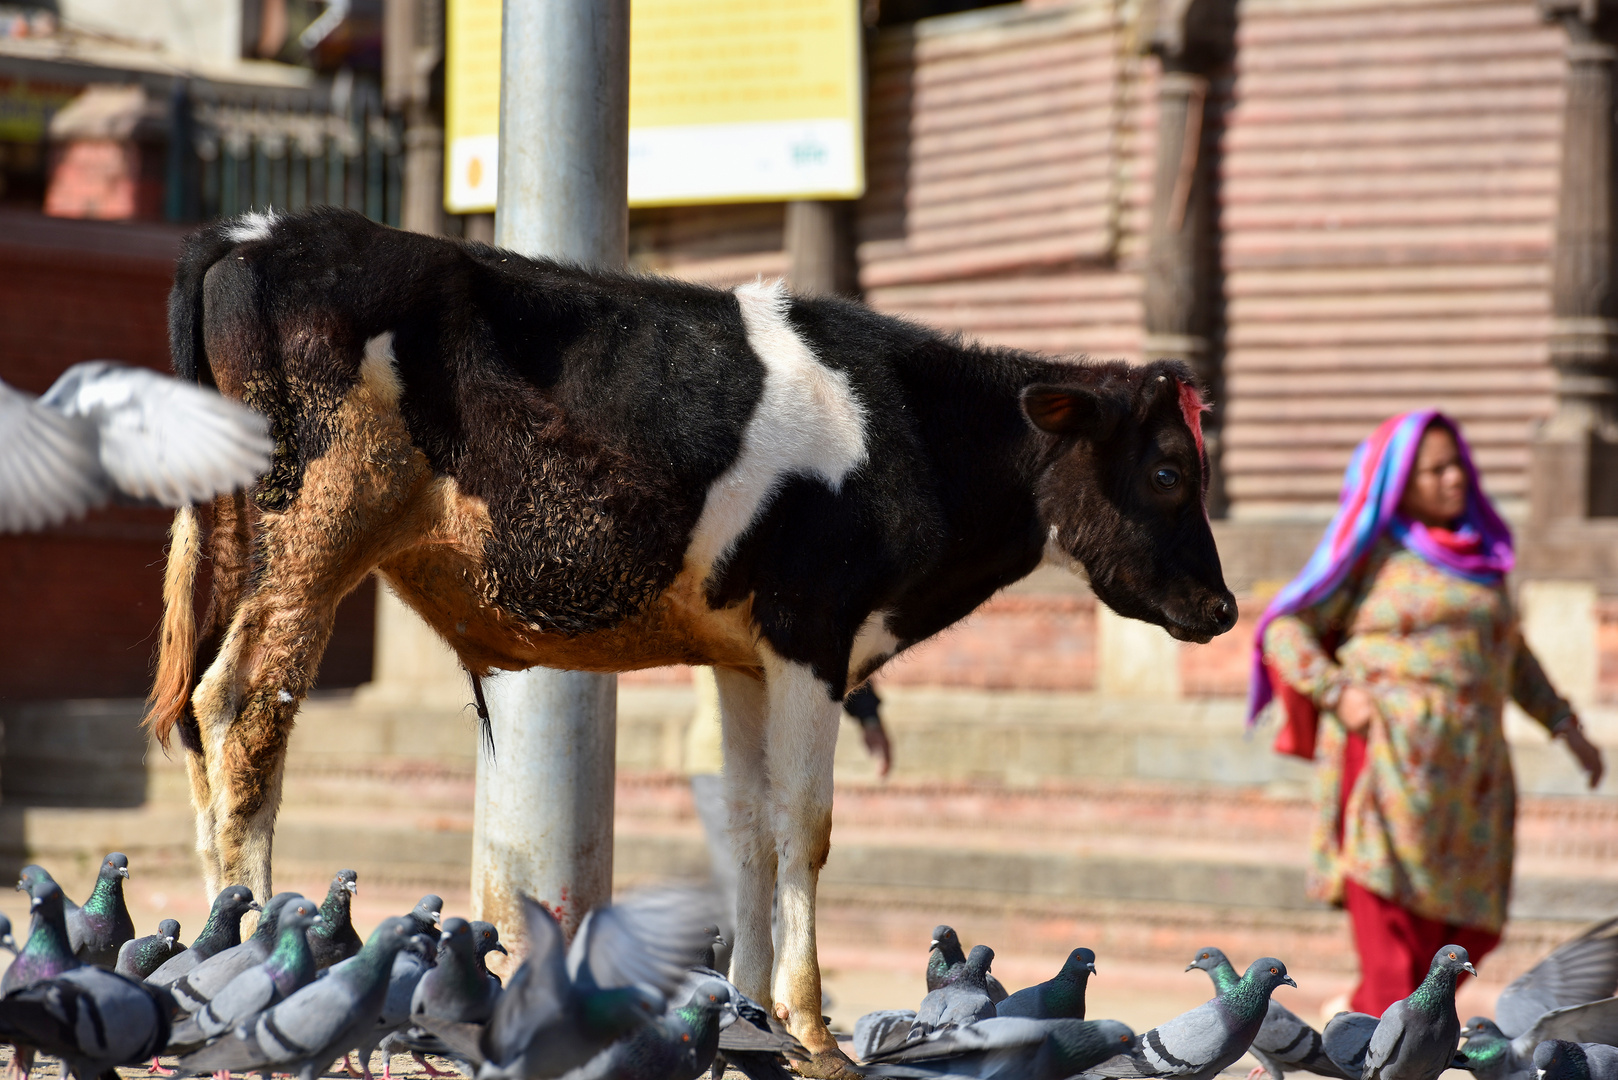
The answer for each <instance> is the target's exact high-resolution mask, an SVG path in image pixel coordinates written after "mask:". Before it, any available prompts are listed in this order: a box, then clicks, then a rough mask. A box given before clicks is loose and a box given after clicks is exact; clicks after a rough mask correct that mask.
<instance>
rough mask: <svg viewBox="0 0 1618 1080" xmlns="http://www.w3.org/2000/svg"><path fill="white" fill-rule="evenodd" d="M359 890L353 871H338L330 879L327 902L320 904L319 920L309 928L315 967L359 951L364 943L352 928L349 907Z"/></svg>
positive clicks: (319, 967) (337, 960)
mask: <svg viewBox="0 0 1618 1080" xmlns="http://www.w3.org/2000/svg"><path fill="white" fill-rule="evenodd" d="M358 891H359V875H358V874H356V873H354V871H352V870H339V871H337V876H336V877H334V878H332V879H331V888H330V889H328V890H327V891H326V902H325V903H323V904H321V905H320V921H319V922H317V923H315V924H314V925H313V926H311V927H310V928H309V947H310V948H311V949H313V950H314V954H315V968H316V970H319V971H325V970H326V969H327V968H329V967H331V966H332V965H333V964H336V963H339V962H341V961H343V960H347V959H348V958H349V957H350V956H353V955H354V954H355V953H357V952H359V951H360V945H361V944H363V942H361V941H360V935H359V932H358V931H356V930H355V929H354V918H353V915H352V913H351V912H350V910H349V908H350V905H351V904H352V903H353V900H354V894H355V893H356V892H358Z"/></svg>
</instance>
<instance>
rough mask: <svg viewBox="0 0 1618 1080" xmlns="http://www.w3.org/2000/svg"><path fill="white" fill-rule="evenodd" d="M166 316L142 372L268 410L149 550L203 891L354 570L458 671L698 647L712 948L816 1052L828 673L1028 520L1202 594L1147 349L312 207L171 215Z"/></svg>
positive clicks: (1107, 561)
mask: <svg viewBox="0 0 1618 1080" xmlns="http://www.w3.org/2000/svg"><path fill="white" fill-rule="evenodd" d="M170 329H171V337H172V347H173V352H174V365H175V370H176V372H177V373H178V374H179V375H180V376H182V377H184V378H188V379H196V380H198V381H199V382H202V383H204V384H212V385H215V386H217V387H218V388H219V389H220V390H221V391H223V392H224V393H225V394H226V395H227V396H229V397H232V398H236V399H238V400H241V401H243V402H245V403H246V404H248V405H249V406H251V407H253V408H254V409H257V410H259V411H260V412H262V413H264V414H265V415H267V416H268V417H269V418H270V420H271V425H272V434H273V436H274V438H275V441H276V453H275V460H274V464H273V466H272V467H271V470H270V472H269V473H268V474H267V475H266V476H265V477H264V478H263V479H262V480H261V481H260V482H259V484H258V485H257V487H256V488H255V489H254V490H253V491H252V492H251V493H250V494H249V495H237V496H234V497H227V498H222V499H219V500H217V501H216V502H215V503H214V504H213V506H212V508H211V514H210V515H209V516H210V517H211V521H209V522H208V525H209V527H208V529H207V530H206V531H205V530H204V528H203V515H202V514H201V513H199V512H197V511H191V510H186V511H182V512H181V513H180V515H179V517H178V518H177V520H176V523H175V530H174V545H173V548H172V552H171V555H170V564H169V572H168V581H167V587H166V613H165V623H164V635H163V643H162V656H161V660H160V664H159V671H158V676H157V683H156V686H155V688H154V691H153V708H152V712H151V716H150V720H151V723H152V726H153V728H154V729H155V731H156V733H157V734H158V736H159V737H160V738H164V739H167V737H168V736H169V734H170V731H171V730H172V729H173V728H175V727H178V728H179V730H180V736H181V740H182V742H183V743H184V745H185V746H186V748H187V749H188V750H189V751H190V753H189V754H188V755H187V761H188V765H189V770H190V775H191V782H192V792H193V801H194V803H195V806H196V809H197V815H198V839H199V847H200V848H201V850H202V853H203V859H204V865H205V867H206V869H207V878H208V888H209V889H210V890H217V889H219V888H221V887H222V885H223V884H224V883H226V882H239V883H242V884H245V885H247V886H249V887H250V888H252V889H253V890H254V891H255V892H256V893H258V894H260V895H264V896H268V895H270V894H271V892H272V890H271V887H270V838H271V833H272V830H273V827H274V819H275V810H276V806H277V803H278V802H279V796H280V784H281V771H282V760H283V757H284V754H285V748H286V740H287V735H288V732H289V730H290V728H291V725H292V719H293V714H294V713H295V711H296V710H297V708H298V704H299V702H300V701H301V700H302V699H303V697H304V695H305V693H306V692H307V691H308V689H309V686H310V682H311V680H312V679H313V677H314V673H315V669H316V666H317V664H318V662H319V660H320V657H321V652H322V650H323V649H324V648H325V645H326V641H327V638H328V636H329V634H330V631H331V625H332V615H333V611H334V609H335V607H336V605H337V602H338V600H339V599H340V598H341V597H342V596H343V595H344V594H345V593H347V592H348V591H349V590H350V589H352V588H353V587H354V586H355V585H357V584H358V583H359V582H360V581H361V580H362V579H363V578H364V577H365V575H367V574H369V573H371V572H372V571H373V570H376V571H379V572H380V573H381V574H382V575H383V576H384V577H385V578H386V579H387V580H388V582H389V583H390V584H391V585H392V586H393V588H394V589H395V590H396V591H397V592H398V593H399V595H400V596H402V597H403V598H404V599H405V600H406V601H407V602H408V603H409V604H410V605H411V606H412V607H414V608H415V609H416V611H418V612H419V613H420V614H421V615H422V616H423V617H424V618H425V619H426V620H427V621H428V622H429V623H431V624H432V625H433V626H434V627H435V628H436V629H437V630H438V631H439V633H441V634H442V635H443V636H444V638H445V640H447V641H448V642H449V643H450V645H451V646H452V647H453V648H454V649H455V651H456V652H457V654H458V655H459V656H460V658H461V660H462V662H463V663H464V664H465V665H466V667H467V668H468V669H469V670H471V671H472V672H474V673H478V674H485V673H487V672H489V671H491V670H493V669H519V668H525V667H529V666H531V665H536V664H540V665H548V666H552V667H559V668H573V669H581V670H594V671H625V670H630V669H634V668H643V667H651V666H654V665H662V664H711V665H713V666H714V667H716V668H717V669H718V671H719V687H720V696H721V705H722V711H723V715H724V738H725V760H726V768H727V773H728V777H727V781H728V790H729V796H730V803H731V814H732V821H733V824H734V827H735V830H736V834H737V841H738V843H737V846H738V851H739V857H740V861H741V863H742V867H743V871H742V877H743V883H742V889H741V898H740V909H741V910H740V912H739V926H738V933H737V942H736V950H735V959H734V968H733V971H734V974H735V976H736V982H737V984H738V985H739V986H740V987H741V988H742V990H744V991H745V992H746V993H748V994H750V995H752V996H754V997H756V998H758V999H760V1000H773V1001H774V1002H775V1003H776V1007H777V1009H778V1011H781V1012H782V1013H783V1015H785V1016H787V1017H788V1022H789V1024H790V1026H791V1028H792V1030H793V1032H794V1034H796V1035H797V1036H798V1037H799V1038H801V1039H802V1040H803V1042H804V1043H805V1045H807V1046H808V1047H809V1048H810V1050H812V1051H814V1052H815V1053H816V1054H817V1055H819V1057H818V1058H817V1061H818V1063H819V1069H820V1071H822V1072H827V1073H831V1072H835V1071H837V1069H838V1068H839V1067H840V1066H839V1064H838V1058H837V1055H836V1049H835V1044H834V1042H833V1041H832V1039H831V1038H830V1037H829V1036H828V1034H827V1032H826V1029H825V1027H824V1025H823V1023H822V1021H821V1017H820V976H819V970H818V967H817V966H816V961H815V944H814V898H815V886H816V881H817V878H818V874H819V870H820V867H821V865H822V864H823V863H824V862H825V859H826V854H827V850H828V846H829V843H830V834H831V800H832V772H831V764H832V750H833V746H834V744H835V741H836V734H837V716H838V701H839V699H840V698H841V697H842V695H843V694H844V692H845V691H847V690H848V689H849V688H850V687H852V686H855V685H857V684H858V683H859V682H860V681H862V680H863V679H865V678H866V677H867V676H869V675H870V674H871V673H872V672H874V671H875V670H876V669H877V668H879V667H880V666H881V665H882V664H883V662H884V661H886V660H887V659H889V658H890V657H892V656H893V655H895V654H896V653H898V652H900V651H901V650H903V649H905V648H907V647H909V646H911V645H913V644H915V643H916V642H918V641H921V640H923V639H925V638H927V637H928V636H930V635H932V634H935V633H937V632H938V631H940V630H942V629H944V628H945V627H947V626H949V625H950V624H951V623H953V622H955V621H957V620H959V619H960V618H962V617H963V616H965V615H967V614H968V613H969V612H971V611H972V610H973V609H974V608H976V607H977V606H978V605H979V604H981V603H982V602H983V601H984V600H986V599H987V598H988V597H989V596H991V595H992V594H993V593H994V592H995V591H996V590H998V589H1000V588H1002V587H1004V586H1005V585H1008V584H1010V583H1011V582H1013V581H1016V580H1017V579H1018V578H1020V577H1022V576H1023V575H1025V574H1027V573H1028V572H1029V571H1031V570H1032V569H1033V568H1034V567H1035V565H1036V564H1038V562H1039V561H1040V558H1041V556H1042V554H1044V553H1045V552H1046V551H1047V549H1050V550H1054V551H1058V552H1060V553H1061V554H1063V555H1064V556H1066V557H1069V558H1071V559H1073V560H1074V561H1076V562H1077V563H1080V564H1082V565H1083V567H1084V569H1085V570H1086V571H1087V572H1088V574H1089V577H1090V582H1091V585H1092V586H1093V587H1094V589H1095V591H1096V594H1097V595H1098V596H1099V597H1100V598H1101V600H1102V601H1103V602H1104V603H1106V604H1108V605H1109V606H1110V607H1112V608H1113V609H1115V610H1116V611H1118V612H1120V613H1121V614H1124V615H1127V616H1130V617H1133V618H1138V619H1145V620H1148V621H1151V622H1154V623H1158V624H1160V625H1162V626H1165V627H1167V628H1168V630H1169V632H1170V633H1172V634H1174V635H1175V636H1176V637H1179V638H1182V639H1187V640H1197V641H1205V640H1207V639H1208V638H1209V637H1211V636H1213V635H1215V634H1219V633H1223V632H1224V631H1226V630H1228V629H1230V627H1231V626H1232V624H1234V622H1235V620H1236V607H1235V603H1234V602H1233V600H1232V598H1231V595H1230V592H1229V591H1228V590H1227V589H1226V588H1225V584H1224V581H1223V578H1222V576H1221V573H1220V568H1219V556H1218V553H1217V552H1216V551H1215V548H1214V541H1213V536H1212V534H1211V532H1210V530H1209V527H1208V520H1207V516H1206V513H1205V512H1204V508H1203V491H1204V471H1205V465H1204V461H1203V454H1202V447H1201V434H1200V431H1201V429H1200V425H1199V412H1200V410H1201V408H1202V401H1201V398H1200V397H1199V396H1198V394H1197V391H1196V390H1195V388H1194V387H1193V386H1192V384H1191V380H1190V375H1189V373H1188V371H1187V369H1186V368H1184V367H1183V366H1181V365H1179V364H1175V363H1155V364H1150V365H1147V366H1145V367H1131V366H1128V365H1126V364H1122V363H1073V362H1064V361H1059V360H1053V359H1048V358H1045V357H1040V356H1033V355H1028V354H1024V353H1016V352H1010V351H1006V350H997V349H987V348H981V347H976V346H971V345H966V344H963V343H961V342H960V341H958V340H955V339H952V338H949V337H946V336H944V335H941V334H938V333H935V332H933V331H931V330H925V329H922V328H920V327H917V326H913V325H911V324H909V323H906V322H902V321H900V320H898V319H893V318H889V317H885V316H882V315H878V314H875V313H873V312H871V311H869V310H867V309H865V308H863V307H860V306H858V305H856V304H851V303H845V302H842V301H839V300H830V299H801V298H795V297H792V296H789V295H788V294H787V293H786V292H785V291H783V289H782V288H781V287H780V286H779V285H766V284H754V285H746V286H743V287H741V288H738V289H735V290H732V291H729V292H726V291H721V290H718V289H711V288H703V287H699V286H695V285H687V284H683V283H681V282H677V281H671V280H666V279H661V278H653V277H636V276H631V275H614V274H599V273H586V272H584V271H581V270H578V269H575V268H572V267H567V266H560V265H557V264H554V263H549V262H545V261H541V260H530V259H525V258H522V257H520V256H517V255H514V254H511V253H509V252H504V251H497V250H494V249H492V248H488V247H483V246H480V245H477V244H464V243H459V242H454V241H449V240H442V239H435V238H431V237H426V236H418V235H414V234H411V233H405V232H399V231H396V230H393V229H388V228H384V227H382V226H379V225H375V224H373V223H371V222H369V221H366V220H365V219H364V218H362V217H360V216H359V215H357V214H353V213H348V212H345V211H338V210H316V211H312V212H309V213H305V214H300V215H298V216H294V217H285V218H275V217H271V216H253V215H249V216H248V217H245V218H241V219H238V220H235V221H232V222H227V223H224V224H220V225H216V226H212V227H209V228H206V229H204V230H202V231H201V232H199V233H197V234H196V235H194V236H193V237H191V239H190V240H189V241H188V242H187V245H186V248H185V252H184V255H183V256H182V258H181V260H180V265H179V269H178V272H177V276H176V280H175V285H174V292H173V296H172V299H171V307H170ZM204 545H206V547H207V554H208V555H209V556H210V562H211V566H212V589H211V600H210V606H209V609H208V613H207V615H206V617H205V618H204V620H203V624H202V627H201V629H200V631H199V629H198V627H197V626H196V623H195V619H194V617H193V615H192V591H193V587H194V583H195V576H196V572H197V568H198V565H199V562H200V559H201V555H202V554H203V547H204ZM777 883H779V886H780V895H781V915H782V921H783V927H784V942H783V947H782V955H781V956H780V957H779V958H776V957H775V956H774V955H773V953H772V947H771V942H770V908H771V897H772V894H773V893H774V892H775V890H776V886H777ZM772 970H773V973H774V975H773V986H772Z"/></svg>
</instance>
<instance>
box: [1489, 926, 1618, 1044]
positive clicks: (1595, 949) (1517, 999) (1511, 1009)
mask: <svg viewBox="0 0 1618 1080" xmlns="http://www.w3.org/2000/svg"><path fill="white" fill-rule="evenodd" d="M1614 994H1618V918H1613V919H1608V920H1606V921H1605V922H1601V923H1597V924H1596V925H1595V926H1592V927H1590V928H1589V929H1588V930H1586V931H1584V932H1583V933H1582V934H1580V935H1579V936H1578V937H1576V938H1574V939H1573V940H1572V941H1569V942H1567V943H1566V944H1564V945H1560V946H1558V947H1557V948H1555V949H1553V950H1551V952H1550V953H1549V954H1548V955H1547V956H1546V957H1545V958H1544V959H1543V960H1541V961H1540V962H1539V963H1537V964H1535V965H1534V966H1533V967H1531V968H1529V969H1528V970H1527V971H1525V972H1523V974H1521V975H1520V976H1518V977H1517V978H1516V979H1515V980H1514V981H1513V982H1512V983H1511V985H1510V986H1507V987H1506V988H1505V989H1504V990H1502V991H1500V996H1499V997H1498V998H1497V999H1496V1000H1495V1003H1494V1019H1495V1023H1497V1024H1499V1025H1500V1030H1501V1031H1503V1032H1505V1033H1506V1035H1507V1036H1509V1037H1510V1038H1513V1039H1515V1038H1516V1037H1517V1036H1519V1035H1521V1034H1523V1032H1525V1031H1528V1030H1529V1029H1530V1028H1532V1027H1533V1026H1534V1025H1535V1024H1536V1023H1538V1022H1539V1018H1540V1017H1541V1016H1543V1015H1544V1014H1545V1013H1548V1012H1550V1011H1552V1010H1553V1009H1560V1008H1564V1007H1566V1006H1568V1005H1583V1004H1584V1003H1585V1002H1587V1001H1598V1000H1600V999H1601V998H1607V997H1612V996H1613V995H1614ZM1558 1037H1561V1036H1558ZM1572 1041H1574V1042H1580V1041H1589V1042H1599V1041H1600V1040H1599V1039H1591V1040H1579V1039H1572Z"/></svg>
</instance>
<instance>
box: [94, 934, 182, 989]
mask: <svg viewBox="0 0 1618 1080" xmlns="http://www.w3.org/2000/svg"><path fill="white" fill-rule="evenodd" d="M183 952H185V946H184V945H182V944H180V924H179V922H178V921H177V920H174V919H164V920H163V921H162V922H160V923H158V924H157V933H155V934H147V935H146V936H145V937H138V938H130V939H129V940H128V941H126V942H124V947H123V948H121V949H119V950H118V962H117V963H116V964H114V965H113V968H112V970H114V971H116V972H117V973H118V974H120V975H125V976H128V977H129V978H131V979H144V978H146V976H148V975H150V974H151V973H152V972H154V971H156V970H157V969H158V968H160V967H162V966H163V964H164V963H166V962H167V961H168V960H170V959H172V958H174V957H176V956H179V955H180V954H181V953H183Z"/></svg>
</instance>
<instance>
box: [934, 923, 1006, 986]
mask: <svg viewBox="0 0 1618 1080" xmlns="http://www.w3.org/2000/svg"><path fill="white" fill-rule="evenodd" d="M964 970H966V951H965V950H964V949H963V948H962V947H961V939H960V936H959V935H958V934H956V933H955V928H954V927H953V926H945V925H943V924H942V923H940V924H939V925H938V926H935V927H933V940H932V945H931V947H930V949H929V951H928V953H927V992H928V993H929V994H930V993H932V992H933V991H934V990H937V989H938V988H939V987H940V986H943V985H944V984H946V983H950V982H954V981H955V980H956V979H958V978H960V975H961V972H962V971H964ZM987 982H988V986H989V1000H990V1001H993V1002H995V1003H996V1004H998V1003H999V1002H1002V1001H1004V1000H1005V999H1006V988H1005V987H1004V986H1002V985H1001V984H1000V980H999V979H997V978H995V977H994V974H993V973H992V972H991V973H990V975H989V977H988V979H987Z"/></svg>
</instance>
